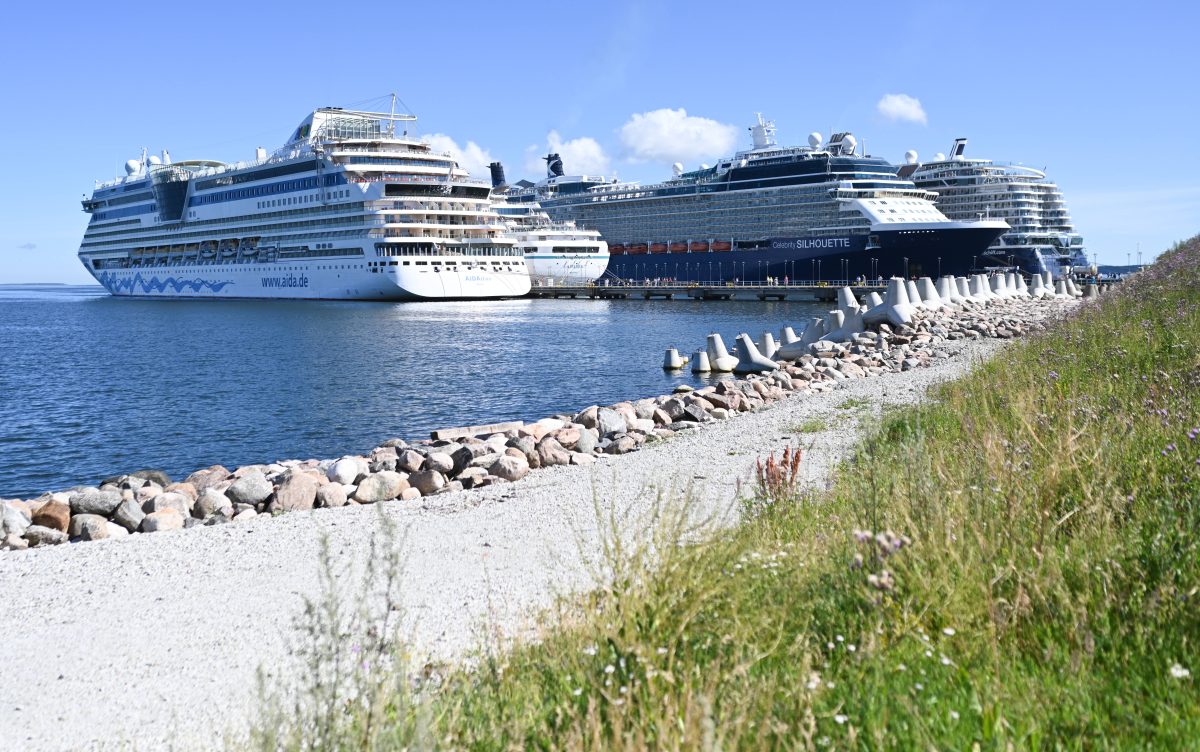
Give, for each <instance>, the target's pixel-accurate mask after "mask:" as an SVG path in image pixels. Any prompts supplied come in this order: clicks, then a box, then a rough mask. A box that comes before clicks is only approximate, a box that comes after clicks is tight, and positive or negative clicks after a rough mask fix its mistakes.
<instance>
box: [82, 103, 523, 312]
mask: <svg viewBox="0 0 1200 752" xmlns="http://www.w3.org/2000/svg"><path fill="white" fill-rule="evenodd" d="M393 110H394V99H393ZM415 119H416V118H414V117H413V116H411V115H399V114H395V112H394V111H393V112H391V113H382V112H366V111H352V110H344V109H340V108H336V107H327V108H322V109H318V110H316V111H314V112H313V113H312V114H311V115H309V116H308V117H306V118H305V119H304V120H303V122H301V123H300V125H299V126H298V127H297V128H296V130H295V131H294V132H293V134H292V136H291V138H289V139H288V141H287V143H286V144H285V145H284V146H283V147H282V148H280V149H279V150H278V151H276V152H275V153H274V154H271V155H269V156H268V155H267V154H266V152H265V151H264V150H262V149H260V150H259V153H258V154H257V158H256V159H255V160H254V161H252V162H245V163H237V164H223V163H220V162H212V161H207V160H190V161H179V162H172V161H171V159H170V156H169V155H168V154H167V153H166V152H165V151H164V152H163V156H162V157H161V158H156V157H146V156H145V155H144V154H143V156H142V158H141V159H133V160H130V161H129V162H128V163H126V166H125V169H126V172H127V173H128V174H127V175H126V176H125V177H123V178H120V179H118V180H115V181H112V182H108V183H103V184H100V185H97V187H96V189H95V190H94V192H93V193H92V195H91V197H90V198H88V199H86V200H85V201H84V202H83V209H84V211H85V212H87V213H88V214H90V215H91V219H90V221H89V222H88V227H87V231H86V232H85V233H84V237H83V242H82V243H81V244H80V248H79V258H80V261H81V262H82V263H83V265H84V267H85V268H87V270H88V271H89V272H90V273H91V274H92V276H94V277H95V278H96V280H97V281H98V282H99V283H100V284H101V285H103V286H104V287H105V288H106V289H107V290H108V291H109V292H110V293H112V294H113V295H119V296H137V297H172V298H179V297H185V298H310V299H336V300H430V299H477V298H506V297H516V296H520V295H524V294H525V293H527V292H529V288H530V280H529V273H528V269H527V268H526V264H525V260H524V258H523V254H522V253H521V251H519V250H518V249H516V248H514V245H513V241H512V240H511V239H509V238H508V237H506V236H505V235H504V232H505V226H504V223H503V222H502V221H501V219H500V217H499V216H498V215H497V214H496V213H495V211H494V210H493V209H492V200H491V186H490V185H489V184H488V183H487V182H484V181H477V180H473V179H471V178H470V176H469V175H468V174H467V172H466V171H465V170H463V169H461V168H460V167H459V166H458V165H457V164H456V163H455V162H454V161H453V160H452V159H450V158H449V157H448V156H445V155H440V154H436V153H434V152H433V151H432V149H431V148H430V146H429V145H428V144H426V143H423V142H421V141H420V140H418V139H416V138H412V137H410V136H409V135H408V131H407V127H408V124H409V123H410V122H411V121H413V120H415Z"/></svg>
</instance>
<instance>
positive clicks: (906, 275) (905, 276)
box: [904, 256, 908, 279]
mask: <svg viewBox="0 0 1200 752" xmlns="http://www.w3.org/2000/svg"><path fill="white" fill-rule="evenodd" d="M904 278H905V279H908V256H905V257H904Z"/></svg>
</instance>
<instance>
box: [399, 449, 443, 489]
mask: <svg viewBox="0 0 1200 752" xmlns="http://www.w3.org/2000/svg"><path fill="white" fill-rule="evenodd" d="M447 459H449V458H448V457H447ZM408 485H410V486H412V487H413V488H415V489H417V490H418V491H420V492H421V495H422V496H429V495H430V494H434V493H437V492H438V491H440V490H441V489H442V488H443V487H444V486H445V485H446V476H444V475H442V474H441V473H439V472H438V471H436V470H418V471H417V472H415V473H413V474H411V475H409V476H408Z"/></svg>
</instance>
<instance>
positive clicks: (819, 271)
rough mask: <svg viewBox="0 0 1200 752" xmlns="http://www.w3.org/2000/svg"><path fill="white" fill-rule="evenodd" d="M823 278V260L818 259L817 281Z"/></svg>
mask: <svg viewBox="0 0 1200 752" xmlns="http://www.w3.org/2000/svg"><path fill="white" fill-rule="evenodd" d="M820 278H821V259H817V279H820Z"/></svg>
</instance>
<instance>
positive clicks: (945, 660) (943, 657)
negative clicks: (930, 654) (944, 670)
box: [942, 655, 950, 666]
mask: <svg viewBox="0 0 1200 752" xmlns="http://www.w3.org/2000/svg"><path fill="white" fill-rule="evenodd" d="M942 665H943V666H949V665H950V659H949V658H947V657H946V656H944V655H943V656H942Z"/></svg>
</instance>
